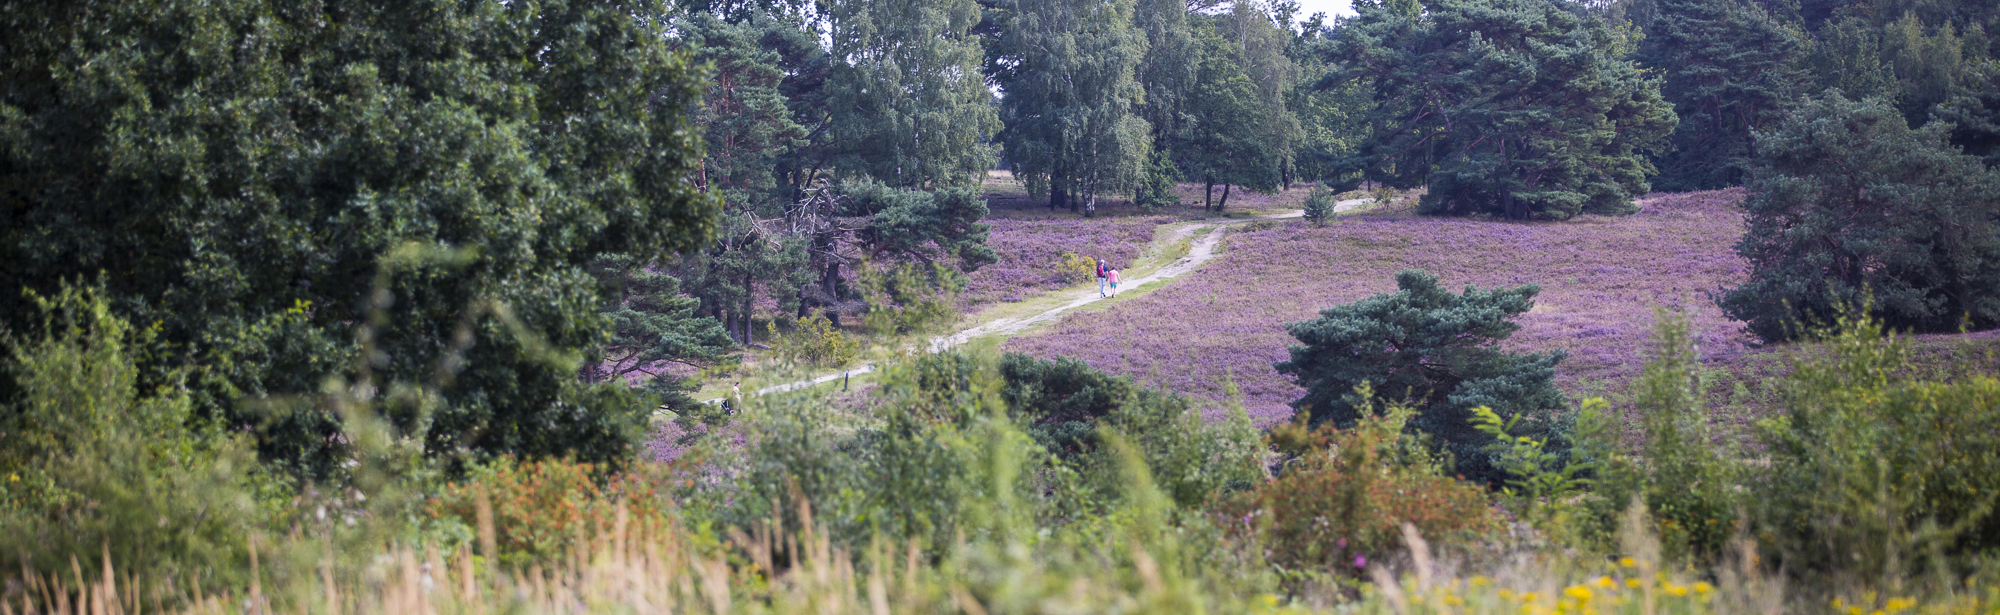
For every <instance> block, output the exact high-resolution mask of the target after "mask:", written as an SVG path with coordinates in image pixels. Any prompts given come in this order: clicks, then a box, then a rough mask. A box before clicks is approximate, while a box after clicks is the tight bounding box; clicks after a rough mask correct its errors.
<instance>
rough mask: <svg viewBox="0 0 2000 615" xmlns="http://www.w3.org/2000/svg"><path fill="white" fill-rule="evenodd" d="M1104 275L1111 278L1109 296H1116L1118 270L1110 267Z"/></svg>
mask: <svg viewBox="0 0 2000 615" xmlns="http://www.w3.org/2000/svg"><path fill="white" fill-rule="evenodd" d="M1105 277H1107V278H1110V280H1111V296H1113V297H1116V296H1118V270H1117V269H1115V268H1114V269H1112V270H1111V271H1110V273H1109V274H1108V275H1106V276H1105Z"/></svg>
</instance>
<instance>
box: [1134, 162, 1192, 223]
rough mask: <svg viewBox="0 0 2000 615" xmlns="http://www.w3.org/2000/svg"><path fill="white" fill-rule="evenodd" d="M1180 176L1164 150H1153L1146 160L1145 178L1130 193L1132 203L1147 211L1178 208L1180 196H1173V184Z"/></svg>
mask: <svg viewBox="0 0 2000 615" xmlns="http://www.w3.org/2000/svg"><path fill="white" fill-rule="evenodd" d="M1179 178H1180V174H1179V173H1178V172H1177V171H1176V169H1174V163H1173V160H1172V159H1170V158H1168V157H1167V152H1166V151H1164V150H1159V149H1155V150H1153V153H1152V154H1151V155H1150V156H1148V157H1147V159H1146V176H1145V177H1144V178H1141V179H1140V180H1139V186H1138V188H1136V189H1135V190H1133V192H1132V203H1133V204H1136V205H1138V206H1139V208H1140V209H1144V210H1147V211H1154V210H1159V209H1163V208H1167V207H1179V206H1180V205H1181V197H1180V195H1177V194H1174V183H1175V181H1176V180H1178V179H1179Z"/></svg>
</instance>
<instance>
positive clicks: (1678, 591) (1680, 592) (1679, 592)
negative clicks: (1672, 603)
mask: <svg viewBox="0 0 2000 615" xmlns="http://www.w3.org/2000/svg"><path fill="white" fill-rule="evenodd" d="M1667 593H1669V594H1673V595H1674V597H1676V598H1678V597H1681V596H1686V595H1688V588H1687V586H1685V585H1668V586H1667Z"/></svg>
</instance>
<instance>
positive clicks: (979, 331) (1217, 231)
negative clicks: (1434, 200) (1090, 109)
mask: <svg viewBox="0 0 2000 615" xmlns="http://www.w3.org/2000/svg"><path fill="white" fill-rule="evenodd" d="M1370 202H1372V199H1348V200H1345V201H1340V202H1338V203H1334V206H1333V211H1334V212H1335V213H1339V212H1345V211H1352V210H1354V209H1356V208H1359V207H1361V206H1362V205H1366V204H1368V203H1370ZM1304 215H1305V212H1304V211H1290V212H1286V213H1282V214H1275V215H1270V216H1264V217H1259V218H1243V219H1240V220H1230V221H1226V222H1209V223H1204V224H1192V225H1188V226H1186V227H1183V228H1181V229H1178V230H1176V231H1174V233H1173V234H1171V235H1168V236H1167V237H1166V238H1165V239H1163V240H1161V241H1160V242H1158V243H1157V244H1155V245H1156V246H1158V245H1169V246H1170V245H1174V244H1175V243H1177V242H1179V241H1180V240H1181V239H1182V238H1184V237H1187V236H1189V235H1193V234H1196V233H1206V234H1204V235H1202V236H1201V239H1198V240H1196V241H1195V242H1194V244H1193V245H1191V246H1189V247H1188V253H1187V255H1186V256H1183V257H1181V258H1180V259H1179V260H1176V261H1174V262H1172V263H1168V264H1166V265H1164V266H1162V267H1160V268H1159V269H1155V270H1153V272H1152V273H1149V274H1146V275H1145V276H1142V277H1138V278H1131V279H1127V280H1123V281H1121V282H1120V284H1121V285H1125V286H1126V287H1127V288H1138V287H1140V286H1144V285H1146V284H1149V283H1152V282H1158V281H1162V280H1172V279H1174V278H1177V277H1180V276H1181V274H1184V273H1187V272H1190V271H1194V270H1195V269H1199V268H1201V266H1202V265H1204V264H1207V263H1208V261H1210V260H1212V259H1214V258H1215V246H1216V245H1218V244H1220V243H1222V235H1223V234H1224V233H1225V232H1227V231H1228V230H1229V227H1231V226H1235V225H1238V224H1244V223H1248V222H1254V221H1257V220H1284V219H1288V218H1299V217H1303V216H1304ZM1106 299H1107V297H1099V296H1098V295H1097V289H1096V288H1095V287H1092V288H1086V289H1084V290H1083V291H1082V292H1080V293H1078V294H1077V295H1076V298H1075V299H1073V300H1071V301H1070V302H1068V303H1065V304H1062V305H1060V306H1057V307H1054V308H1050V309H1048V310H1045V311H1042V312H1039V313H1036V314H1033V315H1029V316H1021V317H1015V318H1000V319H996V320H993V321H990V322H986V323H983V324H980V325H979V326H976V327H972V328H970V329H966V330H964V331H959V332H957V333H953V334H951V335H946V336H941V337H936V338H932V339H931V343H930V351H931V352H941V351H944V350H947V349H950V348H952V347H954V346H960V345H964V344H965V343H967V342H971V341H972V340H975V339H978V338H982V337H986V336H989V335H1000V336H1008V337H1011V336H1014V335H1017V334H1019V333H1021V332H1023V331H1027V330H1028V329H1031V328H1034V327H1036V326H1039V325H1042V324H1044V323H1048V322H1051V321H1054V320H1055V319H1057V318H1060V317H1061V316H1062V315H1063V314H1066V313H1069V312H1070V311H1073V310H1075V309H1077V308H1080V307H1083V306H1086V305H1090V304H1092V303H1096V302H1099V301H1104V300H1106ZM873 371H875V365H874V364H873V363H863V364H861V365H857V366H855V367H852V368H849V369H847V370H844V371H840V372H835V373H831V374H827V375H824V376H820V377H817V378H812V379H809V380H794V381H792V382H787V383H784V384H777V385H772V386H767V387H764V388H761V389H757V390H756V394H757V395H769V394H772V393H783V392H786V391H796V390H799V389H803V388H807V387H811V386H813V385H818V384H825V383H828V382H833V381H835V380H840V379H842V378H847V377H850V376H854V375H858V374H866V373H869V372H873ZM720 401H722V400H721V399H720V398H718V399H712V400H709V403H716V402H720Z"/></svg>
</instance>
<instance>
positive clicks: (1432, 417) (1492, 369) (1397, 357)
mask: <svg viewBox="0 0 2000 615" xmlns="http://www.w3.org/2000/svg"><path fill="white" fill-rule="evenodd" d="M1396 286H1397V288H1398V290H1397V292H1395V293H1390V294H1383V295H1376V296H1373V297H1369V298H1367V299H1362V300H1360V301H1356V302H1354V303H1350V304H1347V305H1341V306H1335V307H1331V308H1327V309H1325V310H1322V311H1320V316H1319V318H1316V319H1313V320H1307V321H1301V322H1295V323H1291V324H1288V325H1286V326H1285V328H1286V330H1287V331H1289V332H1290V333H1291V334H1292V337H1295V338H1297V339H1298V340H1299V342H1300V344H1298V345H1294V346H1291V347H1290V349H1289V350H1290V353H1291V360H1289V361H1285V362H1283V363H1279V364H1277V366H1276V367H1277V370H1278V372H1279V373H1282V374H1289V375H1292V376H1295V377H1297V378H1298V383H1299V385H1300V386H1303V387H1305V389H1306V394H1305V396H1304V397H1301V398H1299V399H1298V400H1297V401H1295V402H1292V407H1294V408H1297V409H1298V410H1299V412H1301V413H1303V414H1304V415H1306V416H1308V417H1310V419H1311V420H1312V421H1313V422H1320V421H1331V422H1333V424H1334V425H1335V426H1337V427H1343V428H1344V427H1350V426H1353V425H1354V424H1355V422H1356V421H1358V420H1360V419H1361V418H1362V417H1363V414H1362V409H1363V408H1364V406H1365V404H1366V401H1365V400H1361V399H1358V398H1356V397H1354V396H1353V395H1352V392H1353V391H1354V390H1355V388H1356V387H1358V386H1362V385H1364V384H1366V385H1369V386H1370V387H1372V388H1373V390H1375V391H1378V392H1380V393H1382V394H1386V395H1389V396H1390V397H1391V398H1395V399H1405V400H1407V402H1408V403H1409V404H1410V406H1411V407H1412V408H1414V409H1415V411H1416V415H1415V416H1414V417H1413V418H1412V419H1411V420H1410V421H1409V426H1410V427H1411V428H1413V429H1418V430H1422V431H1424V432H1426V433H1429V434H1431V435H1432V436H1433V437H1434V438H1435V440H1436V442H1437V444H1438V445H1439V446H1440V447H1442V449H1443V450H1444V451H1445V452H1446V453H1448V454H1449V455H1450V457H1451V458H1452V459H1453V460H1454V461H1455V463H1456V465H1457V472H1458V473H1460V474H1462V475H1464V476H1465V477H1467V478H1469V479H1472V480H1474V481H1477V482H1482V483H1495V482H1498V481H1500V480H1502V478H1503V477H1502V473H1501V472H1500V471H1499V470H1498V469H1496V468H1495V467H1494V466H1493V464H1492V462H1491V461H1490V459H1489V458H1490V456H1491V453H1490V452H1489V451H1488V450H1487V446H1488V445H1490V444H1492V443H1493V442H1494V439H1493V437H1492V436H1490V435H1487V434H1485V433H1481V432H1480V431H1479V430H1477V429H1475V428H1474V427H1473V424H1472V418H1473V417H1472V414H1471V409H1472V408H1475V407H1479V406H1485V407H1488V408H1491V409H1492V410H1493V411H1494V412H1496V413H1498V415H1499V416H1500V417H1501V418H1502V419H1503V420H1511V419H1512V418H1513V417H1515V416H1523V415H1525V416H1528V417H1529V420H1530V421H1533V423H1531V424H1530V425H1527V426H1526V427H1527V428H1528V429H1529V431H1528V432H1524V433H1523V434H1520V435H1529V434H1533V433H1540V432H1541V431H1543V430H1546V429H1548V428H1549V427H1550V426H1552V425H1553V423H1554V420H1553V418H1554V411H1555V410H1557V409H1560V408H1562V407H1563V406H1564V405H1565V401H1564V399H1563V395H1562V392H1560V391H1558V390H1556V388H1555V385H1554V383H1553V382H1552V380H1553V378H1554V377H1555V366H1556V364H1557V363H1559V362H1561V361H1562V359H1563V356H1564V355H1563V353H1562V352H1561V351H1557V352H1548V353H1513V352H1504V351H1502V350H1500V348H1499V344H1500V341H1501V340H1505V339H1507V336H1509V335H1512V334H1513V333H1514V331H1515V330H1517V329H1519V328H1520V325H1517V324H1514V322H1513V321H1512V319H1513V318H1514V317H1515V316H1518V315H1520V314H1523V313H1526V312H1527V311H1528V310H1529V308H1532V307H1534V297H1535V294H1536V293H1538V292H1540V289H1539V288H1537V287H1536V286H1534V285H1532V284H1530V285H1525V286H1517V287H1514V288H1501V289H1496V290H1490V291H1480V290H1478V289H1475V288H1471V287H1467V288H1466V289H1465V292H1464V294H1458V295H1454V294H1452V293H1451V292H1450V291H1447V290H1445V289H1444V288H1443V287H1441V286H1439V285H1438V279H1437V276H1434V275H1431V274H1429V273H1425V272H1423V271H1417V270H1409V271H1404V272H1402V273H1399V274H1397V275H1396Z"/></svg>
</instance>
